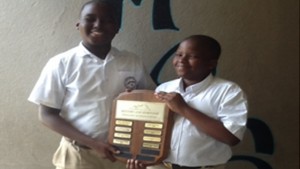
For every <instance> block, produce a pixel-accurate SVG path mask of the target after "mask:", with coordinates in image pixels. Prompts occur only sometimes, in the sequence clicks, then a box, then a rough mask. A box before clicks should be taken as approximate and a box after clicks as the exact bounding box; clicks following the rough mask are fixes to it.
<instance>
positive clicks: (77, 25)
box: [75, 21, 80, 30]
mask: <svg viewBox="0 0 300 169" xmlns="http://www.w3.org/2000/svg"><path fill="white" fill-rule="evenodd" d="M79 24H80V23H79V21H78V22H77V23H76V25H75V26H76V29H77V30H79Z"/></svg>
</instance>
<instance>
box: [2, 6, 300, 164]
mask: <svg viewBox="0 0 300 169" xmlns="http://www.w3.org/2000/svg"><path fill="white" fill-rule="evenodd" d="M82 2H84V0H76V1H75V0H42V1H41V0H26V1H25V0H9V1H8V0H0V7H1V10H0V37H1V41H0V49H1V54H0V57H1V62H0V81H1V87H0V92H1V95H0V97H1V98H0V99H1V101H0V128H1V130H0V143H1V144H0V157H1V158H0V169H50V168H53V167H52V165H51V156H52V153H53V151H54V150H55V148H56V146H57V144H58V141H59V135H57V134H55V133H53V132H51V131H50V130H48V129H46V128H45V127H44V126H42V125H41V124H40V123H39V122H38V120H37V107H36V106H35V105H33V104H31V103H29V102H27V97H28V95H29V93H30V91H31V89H32V87H33V85H34V83H35V82H36V80H37V78H38V76H39V73H40V71H41V69H42V67H43V66H44V64H45V63H46V61H47V60H48V59H49V58H50V57H52V56H53V55H55V54H57V53H59V52H62V51H64V50H66V49H69V48H70V47H73V46H75V45H77V44H78V42H79V40H80V37H79V35H78V32H77V30H76V29H75V22H76V19H77V16H78V10H79V8H80V6H81V3H82ZM152 3H153V1H150V0H144V1H143V2H142V6H140V7H136V6H134V5H133V3H132V2H131V1H129V0H124V7H123V25H122V30H121V31H120V33H119V34H118V35H117V37H116V39H115V40H114V44H115V45H116V46H117V47H119V48H122V49H128V50H130V51H133V52H135V53H137V54H139V55H141V57H143V58H144V60H145V63H147V68H148V70H149V71H151V69H152V68H153V67H154V65H156V63H157V61H158V60H159V59H160V58H161V56H163V55H164V54H165V53H166V52H167V51H168V50H169V49H170V48H171V47H173V46H174V45H175V44H176V43H177V42H178V41H179V40H180V39H182V38H184V37H186V36H188V35H191V34H198V33H202V34H208V35H211V36H213V37H215V38H216V39H218V40H219V41H220V42H221V44H222V46H223V54H222V56H221V60H220V63H219V68H218V75H219V76H221V77H224V78H227V79H229V80H233V81H236V82H237V83H239V84H240V85H241V87H242V88H243V89H244V90H245V91H246V92H247V93H248V97H249V102H250V114H249V117H251V118H256V119H260V120H262V121H263V122H265V123H266V124H267V126H268V127H269V128H270V129H271V132H272V135H273V141H274V142H275V146H274V153H272V154H263V153H258V152H256V150H255V148H254V147H255V145H254V141H253V136H252V134H251V133H250V132H249V131H247V133H246V136H245V140H244V142H243V143H241V144H240V145H238V146H237V147H235V148H234V150H235V155H245V156H251V157H255V158H258V159H261V160H263V161H265V162H266V163H268V164H269V165H271V166H272V168H273V169H282V168H292V169H296V168H299V160H298V159H299V103H298V102H299V1H298V0H285V1H282V0H265V1H262V0H231V1H224V0H214V1H212V0H188V1H184V0H171V10H172V18H173V21H174V23H175V25H176V26H177V27H178V28H179V31H174V30H169V29H165V30H154V29H153V28H152V23H151V21H152V18H151V17H152ZM173 77H174V75H173V73H172V68H171V67H164V69H163V72H162V73H161V76H160V79H159V80H160V82H163V81H166V80H169V79H170V78H173ZM241 167H243V168H244V169H255V168H256V167H254V166H253V164H251V163H248V162H243V161H236V162H231V163H230V164H229V169H240V168H241Z"/></svg>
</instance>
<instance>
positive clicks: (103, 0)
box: [79, 0, 122, 26]
mask: <svg viewBox="0 0 300 169" xmlns="http://www.w3.org/2000/svg"><path fill="white" fill-rule="evenodd" d="M93 3H95V4H104V5H107V6H108V7H109V8H110V9H111V13H112V15H113V19H114V20H115V22H116V24H117V25H118V26H120V23H121V9H122V6H120V3H117V1H116V0H90V1H87V2H85V3H84V4H83V5H82V7H81V9H80V13H79V16H81V12H82V11H83V9H84V8H85V7H86V6H87V5H89V4H93Z"/></svg>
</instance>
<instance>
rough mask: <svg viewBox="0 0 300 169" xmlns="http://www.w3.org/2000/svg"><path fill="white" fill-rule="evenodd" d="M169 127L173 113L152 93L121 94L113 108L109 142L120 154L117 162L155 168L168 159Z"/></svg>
mask: <svg viewBox="0 0 300 169" xmlns="http://www.w3.org/2000/svg"><path fill="white" fill-rule="evenodd" d="M172 126H173V117H172V112H171V111H170V110H169V108H168V106H167V105H166V103H164V102H162V101H159V100H158V99H156V98H155V96H154V91H151V90H134V91H132V92H124V93H121V94H120V95H119V96H118V97H117V98H116V99H115V100H114V102H113V105H112V113H111V120H110V130H109V139H108V141H109V143H110V144H111V145H113V146H115V147H117V148H118V149H119V150H120V151H121V153H120V154H118V155H116V158H117V159H118V160H120V161H122V162H124V163H126V162H127V159H137V160H139V161H142V162H143V163H145V164H147V165H154V164H158V163H160V162H162V161H163V159H165V158H166V156H167V155H168V151H169V148H170V138H171V130H172Z"/></svg>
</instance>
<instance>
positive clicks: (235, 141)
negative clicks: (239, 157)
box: [227, 137, 241, 147]
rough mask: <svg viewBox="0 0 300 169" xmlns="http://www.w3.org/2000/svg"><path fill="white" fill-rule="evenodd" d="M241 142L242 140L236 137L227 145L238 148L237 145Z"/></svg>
mask: <svg viewBox="0 0 300 169" xmlns="http://www.w3.org/2000/svg"><path fill="white" fill-rule="evenodd" d="M240 142H241V140H240V139H238V138H237V137H234V138H233V139H231V140H230V141H229V142H228V143H227V144H228V145H229V146H232V147H233V146H236V145H237V144H239V143H240Z"/></svg>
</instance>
